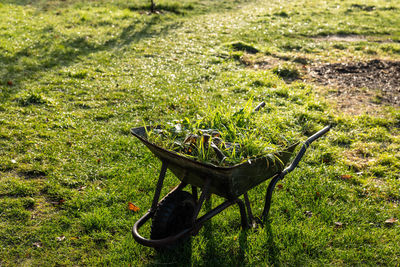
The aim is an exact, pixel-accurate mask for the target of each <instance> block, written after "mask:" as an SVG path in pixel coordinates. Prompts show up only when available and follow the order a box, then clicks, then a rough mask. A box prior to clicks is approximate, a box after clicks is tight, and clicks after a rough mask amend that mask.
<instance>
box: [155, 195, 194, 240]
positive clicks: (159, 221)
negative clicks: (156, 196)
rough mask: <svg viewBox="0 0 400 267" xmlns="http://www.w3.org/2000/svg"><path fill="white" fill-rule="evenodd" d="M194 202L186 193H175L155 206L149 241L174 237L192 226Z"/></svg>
mask: <svg viewBox="0 0 400 267" xmlns="http://www.w3.org/2000/svg"><path fill="white" fill-rule="evenodd" d="M195 207H196V200H195V198H194V197H193V196H192V195H191V194H190V193H188V192H186V191H176V192H174V193H172V194H170V195H168V196H167V197H166V198H164V199H163V200H162V201H161V202H160V203H159V204H158V206H157V209H156V212H155V214H154V217H153V223H152V225H151V233H150V238H151V239H162V238H166V237H169V236H173V235H176V234H177V233H179V232H181V231H182V230H184V229H187V228H189V227H190V226H191V225H192V218H193V215H194V212H195Z"/></svg>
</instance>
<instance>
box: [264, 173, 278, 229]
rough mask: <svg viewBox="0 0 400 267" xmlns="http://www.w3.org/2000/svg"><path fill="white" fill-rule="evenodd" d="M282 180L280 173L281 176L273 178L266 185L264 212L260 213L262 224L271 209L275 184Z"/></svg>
mask: <svg viewBox="0 0 400 267" xmlns="http://www.w3.org/2000/svg"><path fill="white" fill-rule="evenodd" d="M282 178H283V174H282V173H281V174H279V175H277V176H275V177H274V178H273V179H272V181H271V182H270V183H269V185H268V188H267V193H266V195H265V204H264V210H263V213H262V219H263V221H264V222H265V220H266V219H267V217H268V213H269V209H270V207H271V199H272V192H273V191H274V188H275V186H276V183H278V181H279V180H281V179H282Z"/></svg>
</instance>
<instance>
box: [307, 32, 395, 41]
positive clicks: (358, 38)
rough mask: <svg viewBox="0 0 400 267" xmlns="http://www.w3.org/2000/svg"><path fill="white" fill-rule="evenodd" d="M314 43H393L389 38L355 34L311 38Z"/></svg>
mask: <svg viewBox="0 0 400 267" xmlns="http://www.w3.org/2000/svg"><path fill="white" fill-rule="evenodd" d="M312 38H313V39H314V40H316V41H324V42H349V43H352V42H366V41H368V42H374V43H394V42H395V41H393V40H392V39H390V38H383V37H376V36H365V35H357V34H333V35H323V36H314V37H312Z"/></svg>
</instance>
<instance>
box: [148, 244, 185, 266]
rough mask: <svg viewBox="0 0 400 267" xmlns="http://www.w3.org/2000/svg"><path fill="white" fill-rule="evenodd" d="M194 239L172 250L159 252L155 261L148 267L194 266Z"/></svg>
mask: <svg viewBox="0 0 400 267" xmlns="http://www.w3.org/2000/svg"><path fill="white" fill-rule="evenodd" d="M191 263H192V239H189V240H187V241H186V242H183V243H181V244H179V245H176V246H175V247H173V248H171V249H165V250H160V251H157V252H156V254H155V256H154V260H153V261H152V262H151V263H149V264H148V266H154V265H170V266H191V265H192V264H191Z"/></svg>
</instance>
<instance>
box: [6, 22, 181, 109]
mask: <svg viewBox="0 0 400 267" xmlns="http://www.w3.org/2000/svg"><path fill="white" fill-rule="evenodd" d="M140 23H143V22H138V23H132V24H131V25H129V26H127V27H126V28H124V29H123V30H122V32H121V33H120V34H119V35H118V36H116V37H114V38H112V39H109V40H107V41H106V42H104V43H103V44H101V45H96V44H93V43H90V42H89V41H88V40H87V39H86V38H85V37H76V38H74V39H68V40H65V41H63V42H60V43H59V44H57V45H54V44H53V43H52V41H51V40H49V41H45V42H43V41H41V42H37V43H36V45H34V46H33V47H32V46H31V47H27V48H25V49H22V50H21V51H19V52H17V53H15V54H14V55H13V56H7V55H3V54H2V55H0V62H1V63H3V66H4V68H3V70H2V71H0V75H1V81H0V86H1V85H2V84H1V83H3V90H0V94H1V95H2V96H1V99H2V101H3V102H4V101H6V100H7V99H8V98H9V97H10V96H12V95H13V94H16V93H18V91H19V90H20V89H21V88H20V84H21V83H22V82H23V81H27V80H29V79H32V78H34V77H36V75H37V74H38V73H40V72H43V71H48V70H50V69H53V68H56V67H60V66H69V65H71V64H73V63H74V62H75V61H77V60H78V59H79V57H80V56H88V55H90V54H93V53H97V52H101V51H106V50H111V49H112V48H115V47H123V46H127V45H129V44H131V43H135V42H139V41H140V40H142V39H146V38H150V37H153V36H156V35H163V34H167V33H168V32H169V31H170V30H172V29H175V28H177V25H178V23H167V24H166V25H164V26H161V27H157V30H155V29H153V26H154V25H160V24H163V22H162V21H161V20H160V16H158V15H152V16H151V17H150V20H149V21H147V22H144V25H143V26H142V27H140V26H141V25H140ZM139 25H140V26H139ZM46 31H52V28H51V27H47V28H44V29H43V34H46V33H47V34H48V32H46ZM49 48H50V49H51V50H50V51H48V49H49ZM35 54H38V55H37V56H36V55H35ZM26 58H34V59H35V60H36V62H34V63H30V64H29V63H24V60H25V59H26ZM30 62H32V61H30Z"/></svg>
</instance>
